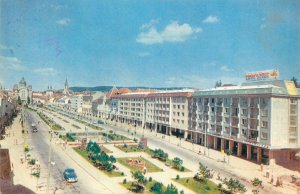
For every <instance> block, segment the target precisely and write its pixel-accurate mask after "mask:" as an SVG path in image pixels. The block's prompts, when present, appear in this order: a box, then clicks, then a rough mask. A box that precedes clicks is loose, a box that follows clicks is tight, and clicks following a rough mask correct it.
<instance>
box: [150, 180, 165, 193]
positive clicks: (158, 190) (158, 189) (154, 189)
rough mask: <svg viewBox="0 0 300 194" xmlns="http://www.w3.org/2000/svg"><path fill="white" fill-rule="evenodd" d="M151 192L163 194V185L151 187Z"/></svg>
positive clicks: (157, 184)
mask: <svg viewBox="0 0 300 194" xmlns="http://www.w3.org/2000/svg"><path fill="white" fill-rule="evenodd" d="M151 191H152V192H153V193H155V194H161V193H163V184H162V183H160V182H156V183H154V185H153V186H152V187H151Z"/></svg>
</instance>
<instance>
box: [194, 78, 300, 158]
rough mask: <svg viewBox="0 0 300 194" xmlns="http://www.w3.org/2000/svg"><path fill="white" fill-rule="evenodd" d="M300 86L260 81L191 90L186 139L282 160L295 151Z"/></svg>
mask: <svg viewBox="0 0 300 194" xmlns="http://www.w3.org/2000/svg"><path fill="white" fill-rule="evenodd" d="M299 103H300V91H299V89H297V88H296V87H295V85H294V83H293V82H291V81H278V80H276V81H262V82H252V83H244V84H242V85H241V86H230V87H219V88H214V89H209V90H202V91H198V92H195V93H194V94H193V97H192V98H191V101H190V104H189V111H190V113H189V114H190V117H189V131H191V136H190V138H191V139H192V140H193V141H195V142H197V143H199V144H202V145H206V146H208V147H210V148H213V149H217V150H231V151H232V152H233V154H234V155H237V156H242V157H245V158H247V159H248V160H251V159H252V160H256V161H257V162H266V163H267V162H268V161H269V160H272V159H273V160H275V161H276V162H285V161H288V160H291V159H295V154H296V153H297V152H298V151H299V145H300V132H299V123H300V117H299V113H300V112H299V111H300V106H299Z"/></svg>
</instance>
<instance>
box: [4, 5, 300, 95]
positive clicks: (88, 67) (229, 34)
mask: <svg viewBox="0 0 300 194" xmlns="http://www.w3.org/2000/svg"><path fill="white" fill-rule="evenodd" d="M0 4H1V12H2V17H1V39H0V69H1V72H0V83H1V84H2V85H3V86H5V87H6V88H12V86H13V85H14V84H15V83H18V82H19V80H20V79H21V77H25V79H26V81H27V83H29V84H32V85H33V90H46V89H47V86H48V85H52V86H53V87H54V89H62V88H63V84H64V81H65V79H66V77H67V78H68V81H69V83H70V86H98V85H117V86H146V87H175V86H179V87H196V88H208V87H213V86H214V84H215V82H216V81H218V80H222V82H223V83H233V84H238V83H241V82H243V81H244V80H245V79H244V74H245V73H246V72H252V71H258V70H266V69H274V68H277V69H278V70H279V71H280V79H291V78H292V77H293V76H295V77H296V78H299V75H300V60H299V55H298V54H299V34H300V33H299V17H298V14H297V13H298V12H297V10H298V9H299V5H300V3H299V2H292V1H290V2H289V3H286V2H284V1H276V2H274V1H264V2H261V1H255V2H252V3H251V5H250V3H246V2H243V3H242V2H238V1H230V2H217V1H201V2H196V1H184V2H182V1H172V2H170V1H167V2H160V1H151V2H148V1H132V2H128V1H123V2H119V1H101V2H98V1H89V2H88V3H87V2H84V3H83V2H74V1H66V2H64V3H62V2H59V1H45V2H44V3H40V2H39V1H30V3H28V2H26V3H25V2H23V1H13V2H11V1H1V3H0Z"/></svg>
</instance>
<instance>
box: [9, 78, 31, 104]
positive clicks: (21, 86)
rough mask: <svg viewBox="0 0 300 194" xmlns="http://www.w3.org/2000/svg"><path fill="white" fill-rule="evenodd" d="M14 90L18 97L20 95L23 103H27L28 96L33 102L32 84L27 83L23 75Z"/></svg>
mask: <svg viewBox="0 0 300 194" xmlns="http://www.w3.org/2000/svg"><path fill="white" fill-rule="evenodd" d="M13 91H14V93H15V94H16V96H17V97H20V99H21V101H22V103H27V102H28V98H29V99H30V103H31V102H32V86H31V85H27V83H26V81H25V79H24V77H22V79H21V81H20V82H19V83H18V84H15V85H14V88H13Z"/></svg>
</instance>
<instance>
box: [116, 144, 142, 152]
mask: <svg viewBox="0 0 300 194" xmlns="http://www.w3.org/2000/svg"><path fill="white" fill-rule="evenodd" d="M116 147H117V148H119V149H120V150H122V151H123V152H144V151H145V149H140V148H139V147H138V146H137V145H127V146H126V147H125V146H124V145H118V146H116Z"/></svg>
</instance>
